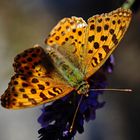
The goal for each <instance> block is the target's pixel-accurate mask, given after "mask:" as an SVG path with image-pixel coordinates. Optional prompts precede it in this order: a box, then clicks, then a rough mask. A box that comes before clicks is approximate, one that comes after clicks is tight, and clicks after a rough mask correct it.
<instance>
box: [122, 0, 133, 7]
mask: <svg viewBox="0 0 140 140" xmlns="http://www.w3.org/2000/svg"><path fill="white" fill-rule="evenodd" d="M134 2H135V0H126V2H124V4H123V5H122V7H123V8H125V9H130V8H131V6H132V5H133V3H134Z"/></svg>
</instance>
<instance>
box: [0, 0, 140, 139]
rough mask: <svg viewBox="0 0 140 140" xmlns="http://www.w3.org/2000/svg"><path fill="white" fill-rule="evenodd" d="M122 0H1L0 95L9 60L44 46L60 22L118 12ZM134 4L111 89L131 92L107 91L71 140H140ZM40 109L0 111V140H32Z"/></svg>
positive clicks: (138, 29) (139, 13)
mask: <svg viewBox="0 0 140 140" xmlns="http://www.w3.org/2000/svg"><path fill="white" fill-rule="evenodd" d="M122 3H123V0H12V1H8V0H4V1H0V92H1V93H0V95H2V94H3V92H4V90H5V89H6V88H7V84H8V82H9V80H10V77H11V76H12V75H13V68H12V63H13V59H14V56H16V54H18V53H20V52H22V51H23V50H25V49H27V48H29V47H32V46H33V45H34V44H37V43H39V44H43V45H44V39H45V38H46V37H47V35H48V34H49V32H50V30H51V29H52V28H53V26H55V25H56V24H57V22H58V21H59V20H60V19H61V18H63V17H70V16H80V17H83V18H84V19H85V20H87V19H88V18H89V17H90V16H92V15H94V14H100V13H103V12H109V11H111V10H114V9H116V8H118V7H120V6H121V5H122ZM138 4H139V2H138V1H137V3H136V4H135V7H133V9H134V11H135V12H134V14H133V19H132V22H131V24H130V27H129V29H128V31H127V33H126V35H125V37H124V39H123V40H122V42H121V43H120V44H119V47H118V48H117V49H116V51H115V53H114V56H115V67H114V72H113V73H112V74H111V75H108V83H109V87H111V88H131V89H133V93H131V94H127V93H115V92H106V93H105V94H104V95H103V96H101V100H105V101H106V105H105V106H104V107H103V108H102V109H99V110H98V111H97V114H96V120H95V121H91V122H90V123H88V124H85V132H84V133H83V134H82V135H77V136H76V137H75V140H78V139H80V140H87V139H88V140H93V139H94V140H137V139H140V136H139V131H140V121H139V118H140V10H138ZM40 108H41V106H39V107H36V108H30V109H26V110H19V111H12V110H6V109H4V108H2V107H0V140H25V139H26V140H37V137H38V134H37V130H38V129H39V128H40V125H39V124H38V123H37V118H38V117H39V115H40V114H41V110H40Z"/></svg>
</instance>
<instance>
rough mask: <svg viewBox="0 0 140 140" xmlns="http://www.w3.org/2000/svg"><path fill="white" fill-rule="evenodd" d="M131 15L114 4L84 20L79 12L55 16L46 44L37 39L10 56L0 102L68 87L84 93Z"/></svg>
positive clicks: (49, 95)
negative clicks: (9, 71) (11, 71)
mask: <svg viewBox="0 0 140 140" xmlns="http://www.w3.org/2000/svg"><path fill="white" fill-rule="evenodd" d="M131 17H132V13H131V11H130V10H129V9H123V8H118V9H116V10H114V11H112V12H109V13H103V14H101V15H94V16H92V17H91V18H89V19H88V21H87V23H86V22H85V21H84V20H83V19H82V18H79V17H71V18H64V19H62V20H60V21H59V22H58V24H57V25H56V26H55V27H54V28H53V29H52V31H51V32H50V34H49V36H48V38H47V39H46V40H45V44H46V47H44V48H42V47H40V46H39V45H36V46H34V47H33V48H29V49H27V50H25V51H24V52H22V53H20V54H18V55H17V56H16V57H15V59H14V64H13V67H14V71H15V75H14V76H13V77H12V78H11V80H10V82H9V85H8V88H7V89H6V91H5V93H4V94H3V95H2V96H1V105H2V106H3V107H5V108H9V109H21V108H27V107H33V106H37V105H40V104H44V103H47V102H50V101H54V100H56V99H59V98H61V97H64V96H65V95H67V94H69V93H70V92H71V91H73V90H75V91H76V92H77V93H78V94H81V95H87V93H88V91H89V87H90V86H89V84H88V79H89V78H90V77H91V76H92V75H93V74H94V73H95V72H96V71H97V70H99V68H100V67H101V66H102V65H103V64H104V63H105V61H106V60H107V58H108V57H109V56H110V55H111V54H112V52H113V50H114V49H115V48H116V47H117V45H118V43H119V42H120V40H121V39H122V37H123V36H124V34H125V32H126V30H127V28H128V26H129V23H130V21H131Z"/></svg>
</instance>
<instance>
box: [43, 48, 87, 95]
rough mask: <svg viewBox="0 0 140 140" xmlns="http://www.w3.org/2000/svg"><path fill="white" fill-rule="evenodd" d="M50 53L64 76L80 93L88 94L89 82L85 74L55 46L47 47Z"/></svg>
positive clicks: (53, 62)
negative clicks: (85, 78)
mask: <svg viewBox="0 0 140 140" xmlns="http://www.w3.org/2000/svg"><path fill="white" fill-rule="evenodd" d="M46 50H47V53H48V55H49V56H50V59H51V61H52V64H53V65H54V67H55V68H56V69H57V70H58V72H59V73H60V74H61V75H62V77H63V78H64V79H65V80H66V81H67V82H68V83H69V84H70V85H71V86H72V87H74V88H75V90H76V91H77V92H78V93H79V94H86V93H87V92H88V89H89V84H88V82H87V81H85V80H84V74H83V73H82V72H81V71H80V70H79V69H78V68H77V67H76V66H74V65H73V64H72V63H71V62H70V61H69V60H67V59H66V58H65V57H64V56H63V55H62V54H61V53H60V52H59V51H58V50H57V49H56V48H55V47H54V48H53V47H49V46H47V48H46Z"/></svg>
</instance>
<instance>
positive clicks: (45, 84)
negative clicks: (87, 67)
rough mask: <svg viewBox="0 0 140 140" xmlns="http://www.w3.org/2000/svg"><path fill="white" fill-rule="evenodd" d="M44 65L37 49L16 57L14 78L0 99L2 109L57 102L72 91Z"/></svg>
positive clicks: (51, 69)
mask: <svg viewBox="0 0 140 140" xmlns="http://www.w3.org/2000/svg"><path fill="white" fill-rule="evenodd" d="M35 56H36V57H35ZM29 58H30V59H29ZM44 58H45V59H44ZM28 60H29V61H28ZM48 61H50V60H49V59H48V58H47V57H46V55H45V53H44V51H43V49H42V48H41V47H35V48H31V49H28V50H25V51H24V52H23V53H21V54H19V55H18V56H17V57H16V58H15V63H14V68H15V72H16V74H15V75H14V76H13V77H12V78H11V81H10V83H9V85H8V88H7V90H6V91H5V93H4V94H3V95H2V97H1V101H2V106H4V107H6V108H12V109H20V108H26V107H32V106H36V105H39V104H43V103H47V102H50V101H53V100H55V99H58V98H61V97H63V96H65V95H67V94H68V93H69V92H70V91H72V90H73V88H72V87H70V85H69V84H68V83H67V81H65V80H64V79H63V78H62V76H61V75H60V74H58V73H57V72H56V71H55V69H54V68H53V66H52V65H51V63H50V62H48ZM23 62H24V63H23ZM26 67H28V68H26Z"/></svg>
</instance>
